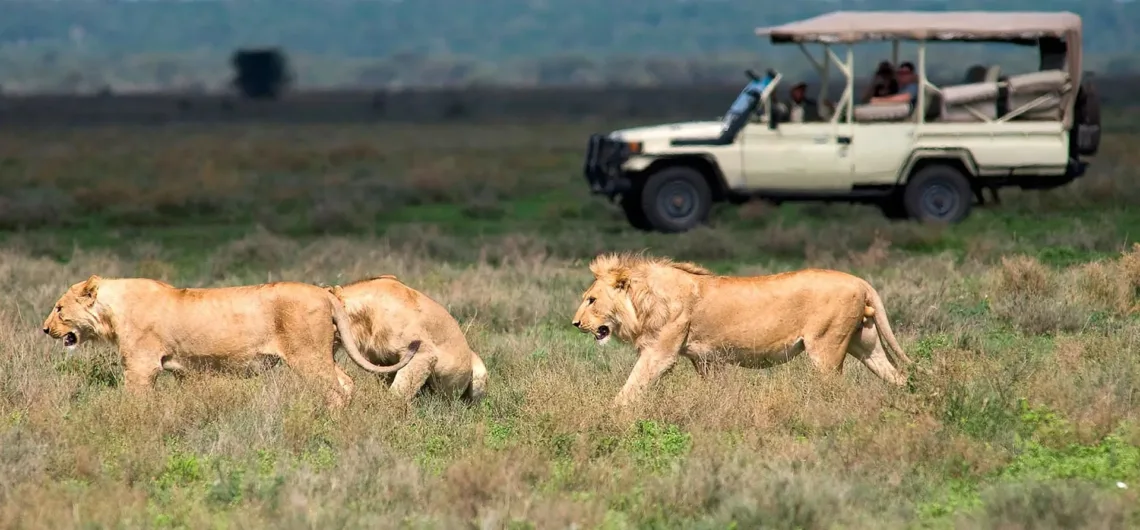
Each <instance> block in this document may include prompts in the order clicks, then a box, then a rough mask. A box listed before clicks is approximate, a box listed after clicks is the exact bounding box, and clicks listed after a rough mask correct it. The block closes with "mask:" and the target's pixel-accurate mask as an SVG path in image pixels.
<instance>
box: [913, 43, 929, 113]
mask: <svg viewBox="0 0 1140 530" xmlns="http://www.w3.org/2000/svg"><path fill="white" fill-rule="evenodd" d="M926 82H927V81H926V41H924V40H921V41H918V101H917V102H915V106H914V107H915V108H914V111H915V112H917V113H918V123H919V124H922V123H925V121H926Z"/></svg>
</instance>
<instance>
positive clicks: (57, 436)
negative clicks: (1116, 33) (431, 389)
mask: <svg viewBox="0 0 1140 530" xmlns="http://www.w3.org/2000/svg"><path fill="white" fill-rule="evenodd" d="M591 128H592V127H586V126H581V125H574V124H570V125H559V126H555V125H550V126H547V127H544V128H537V129H524V128H512V127H500V129H499V130H498V131H497V132H499V134H497V135H494V136H493V137H490V136H488V135H487V134H486V132H485V131H486V129H487V127H486V126H479V127H477V126H474V125H466V126H456V127H453V128H441V127H437V126H422V127H421V126H410V125H406V126H402V127H401V128H386V127H382V126H368V127H364V126H357V127H342V128H335V129H334V128H325V127H282V128H278V129H268V128H257V127H226V128H219V129H216V130H201V129H193V128H185V129H178V128H174V129H164V130H131V129H105V130H94V131H90V132H88V133H87V134H82V133H79V132H67V131H62V132H61V131H55V132H53V133H51V134H48V133H37V134H39V136H37V135H36V134H31V133H29V134H28V135H15V134H13V135H11V136H4V137H2V138H0V158H2V159H3V160H5V162H4V164H3V165H2V166H0V184H3V186H2V187H0V189H2V190H3V191H0V197H2V198H3V201H0V203H2V204H3V205H6V206H7V207H9V209H7V210H4V211H0V221H2V222H3V225H4V226H5V227H6V228H7V230H6V231H4V232H0V238H3V246H2V248H0V287H2V288H3V289H4V292H5V293H7V296H5V297H4V298H3V299H0V324H2V325H0V351H3V352H4V355H3V356H0V525H2V526H3V527H6V528H7V527H10V528H40V527H46V528H78V527H82V528H111V527H114V528H120V527H124V528H125V527H130V528H136V527H145V528H204V527H210V528H215V527H217V528H231V527H232V528H237V527H243V528H244V527H250V526H267V527H280V528H302V527H304V528H308V527H312V526H323V527H337V528H357V527H368V528H376V527H381V528H389V527H391V528H457V527H458V528H464V527H471V528H520V529H521V528H563V527H570V526H571V525H577V527H578V528H606V529H618V528H686V529H687V528H709V529H713V528H716V529H725V528H896V527H897V528H956V527H964V528H978V527H983V528H990V527H1001V528H1030V527H1033V528H1125V527H1135V526H1136V525H1140V511H1138V510H1137V508H1136V507H1137V506H1140V503H1138V502H1137V501H1138V500H1140V499H1138V498H1137V496H1136V493H1135V491H1136V488H1137V487H1140V428H1138V425H1140V423H1138V421H1140V413H1138V412H1137V411H1140V407H1137V404H1138V403H1137V400H1138V399H1140V395H1138V394H1137V393H1136V391H1135V389H1136V387H1137V385H1138V384H1140V362H1138V361H1137V360H1136V356H1135V355H1134V351H1135V347H1136V344H1137V343H1138V342H1140V322H1138V321H1137V318H1136V316H1135V314H1134V313H1133V311H1132V309H1133V307H1134V306H1135V305H1136V303H1137V300H1136V294H1137V289H1138V288H1140V253H1137V251H1135V250H1134V249H1133V248H1132V244H1133V243H1135V242H1137V241H1140V238H1138V237H1137V235H1136V233H1135V229H1134V228H1133V227H1135V226H1140V213H1138V211H1137V210H1136V209H1135V208H1133V207H1132V206H1131V205H1132V204H1135V200H1136V199H1137V198H1140V186H1138V185H1136V184H1135V179H1134V171H1133V170H1132V169H1131V168H1132V167H1134V166H1135V161H1136V155H1135V154H1134V148H1133V147H1132V146H1133V145H1135V137H1133V136H1128V135H1124V134H1113V135H1109V136H1107V137H1106V139H1105V147H1104V152H1103V154H1102V155H1101V156H1099V157H1098V158H1097V159H1096V165H1095V166H1094V169H1093V171H1092V173H1090V175H1089V176H1088V177H1087V178H1086V179H1082V181H1080V182H1077V183H1074V184H1073V185H1072V186H1069V187H1066V188H1062V189H1058V190H1054V191H1051V192H1047V193H1018V192H1007V193H1005V194H1003V198H1004V199H1005V203H1004V204H1003V205H1001V206H995V207H991V208H985V209H981V210H976V211H975V213H974V215H972V216H971V218H969V219H968V220H967V221H966V222H965V223H962V224H961V225H956V226H953V227H945V228H936V227H924V226H918V225H914V224H911V223H891V222H888V221H886V220H885V219H883V218H882V217H881V215H880V214H879V212H878V211H877V210H876V209H873V208H870V207H856V206H844V205H833V206H824V205H810V204H801V205H785V206H781V207H779V208H773V207H765V206H763V205H758V204H749V205H746V206H743V207H729V206H725V207H718V208H717V211H716V212H715V215H714V217H713V220H712V222H711V224H710V226H708V227H702V228H700V229H698V230H695V231H693V232H691V233H686V234H679V235H661V234H645V233H640V232H637V231H634V230H632V229H630V228H628V227H627V226H626V223H625V221H624V219H623V218H622V216H621V214H620V212H619V210H618V209H617V208H616V207H615V206H613V205H608V204H605V202H604V201H603V200H601V199H598V198H593V197H590V196H589V195H588V193H587V192H586V186H585V183H584V182H583V180H582V179H581V177H580V175H579V174H578V172H579V168H580V156H581V144H582V139H583V138H584V134H586V133H587V132H589V130H590V129H591ZM444 153H446V154H447V155H446V156H445V158H446V160H443V161H441V156H443V155H441V154H444ZM28 190H36V191H34V192H33V191H28ZM16 199H19V200H16ZM5 201H6V202H5ZM13 205H16V206H18V208H16V207H14V206H13ZM626 249H635V250H636V249H648V250H649V251H650V252H652V253H653V254H659V255H667V256H672V257H675V258H677V259H686V260H696V261H698V262H700V263H701V264H703V265H707V266H709V267H711V268H713V269H715V270H717V271H718V272H722V273H732V274H762V273H769V272H775V271H779V270H787V269H791V268H796V267H802V266H819V267H830V268H836V269H839V270H845V271H850V272H853V273H856V274H859V275H861V276H863V277H865V278H867V279H868V280H869V281H871V282H872V284H873V285H875V287H876V289H878V290H879V291H880V293H881V294H882V296H883V298H884V301H885V303H886V305H887V310H888V313H889V317H890V319H891V322H892V324H893V326H894V329H895V332H896V334H897V335H898V336H899V338H900V341H901V342H902V345H903V346H904V348H905V349H906V350H907V351H908V353H909V354H910V356H911V357H912V358H914V359H916V360H918V362H919V363H920V364H921V365H923V366H924V367H926V368H928V369H929V372H930V373H928V374H924V373H914V374H912V377H911V381H910V382H909V384H908V385H907V386H906V387H905V388H902V389H895V388H892V387H889V386H888V385H885V384H883V383H882V382H881V381H879V380H878V379H876V378H875V377H874V376H873V375H871V374H870V373H869V371H868V370H866V369H865V368H864V367H862V366H860V365H858V363H855V362H851V363H848V364H847V365H846V367H845V370H844V372H843V374H842V375H841V376H839V377H826V376H823V375H820V374H816V373H815V372H814V371H813V370H812V369H811V368H810V367H809V366H808V364H809V363H807V361H806V360H804V359H797V360H794V361H793V362H791V363H789V364H788V365H786V366H782V367H778V368H773V369H768V370H762V371H759V370H746V369H739V368H729V369H726V370H724V371H722V372H721V373H717V374H714V375H712V376H710V377H709V378H707V379H702V378H700V377H698V376H696V375H695V373H694V371H693V370H692V369H691V368H690V367H689V366H688V365H687V364H683V365H679V366H678V367H677V368H676V369H674V370H673V372H672V373H670V374H669V375H668V376H667V377H665V378H664V379H663V380H662V381H661V383H660V384H659V385H657V386H656V387H654V388H653V389H652V390H651V392H650V393H649V396H648V398H647V400H646V402H645V403H643V404H642V405H640V406H639V407H638V408H636V409H635V410H634V411H633V412H632V413H631V414H630V415H619V414H615V413H613V412H612V411H611V410H610V409H609V408H608V405H609V402H610V400H611V399H612V398H613V396H614V394H615V393H616V392H617V390H618V389H619V388H620V387H621V384H622V383H623V382H624V380H625V377H626V376H627V375H628V373H629V370H630V368H631V366H632V364H633V362H634V358H635V355H636V352H635V351H634V350H633V348H632V347H631V346H629V345H626V344H615V345H613V346H611V347H608V348H599V347H597V346H595V345H594V344H593V341H592V340H590V339H589V338H588V337H586V336H584V335H582V334H581V333H579V332H577V330H575V329H573V328H572V327H571V326H570V325H569V321H570V319H571V315H572V314H573V311H574V309H575V307H576V304H577V303H578V299H579V295H580V293H581V292H582V290H583V289H584V288H585V287H586V286H587V284H588V283H589V281H590V279H591V278H590V275H589V272H588V271H587V270H586V266H585V264H586V261H588V260H589V259H590V258H592V257H593V256H594V255H596V254H597V253H599V252H603V251H611V250H626ZM93 273H95V274H100V275H104V276H136V275H138V276H147V277H153V278H159V279H163V280H165V281H169V282H172V283H174V284H177V285H200V286H206V285H233V284H239V283H255V282H263V281H266V280H277V279H293V280H301V281H307V282H312V283H325V284H329V283H343V282H346V281H350V280H352V279H356V278H360V277H364V276H369V275H375V274H383V273H391V274H396V275H397V276H399V277H400V279H401V280H403V281H404V282H406V283H408V284H409V285H411V286H413V287H415V288H417V289H420V290H422V291H423V292H425V293H427V294H429V295H430V296H432V297H433V298H435V299H437V300H439V301H440V302H442V303H444V304H445V305H446V306H447V307H448V309H449V310H450V311H451V313H452V314H453V315H454V316H455V317H456V318H457V319H458V320H459V322H460V324H461V325H462V326H463V328H464V329H465V330H466V333H467V337H468V340H469V341H470V342H471V344H472V347H473V348H474V349H475V350H476V351H478V352H479V353H480V355H481V356H482V357H483V359H484V360H485V362H486V364H487V367H488V369H489V372H490V386H489V390H488V395H487V397H486V399H485V400H484V402H483V403H481V404H480V405H478V406H475V407H469V406H466V405H463V404H462V403H453V402H448V401H445V400H442V399H439V398H437V397H435V396H431V395H428V396H421V397H420V398H417V400H416V401H415V403H414V404H413V406H411V407H404V406H402V405H401V404H399V403H397V402H396V401H395V399H394V398H392V397H390V396H389V395H388V394H387V393H386V392H385V388H384V386H383V384H382V383H381V382H380V381H379V380H377V379H376V378H374V377H372V376H370V375H368V374H366V373H365V372H363V371H362V370H359V369H358V368H357V367H356V366H355V365H353V364H352V363H351V362H349V361H347V360H345V359H339V360H338V362H340V363H341V365H342V366H343V367H344V368H345V369H346V371H348V372H349V373H350V375H352V377H353V378H354V380H355V381H356V386H357V390H356V394H355V398H354V400H353V402H352V404H351V405H350V406H349V407H348V408H347V409H346V410H344V411H341V412H334V411H329V410H326V409H325V408H324V406H323V405H322V400H321V394H320V393H319V392H316V391H312V390H311V389H309V388H307V387H306V386H305V385H304V384H303V383H302V382H301V381H299V380H298V379H297V378H296V377H294V375H293V374H292V372H290V371H288V370H284V369H279V370H274V371H272V372H270V373H268V374H266V375H263V376H257V377H249V378H241V377H236V376H222V375H209V374H200V375H195V376H192V377H190V378H189V379H187V380H185V381H181V382H180V381H177V380H176V379H174V378H173V377H170V376H166V375H164V376H162V377H160V379H159V382H158V389H157V391H156V392H154V393H153V394H152V395H149V396H146V397H143V398H132V397H130V396H129V395H128V394H126V393H125V392H124V391H123V390H122V388H121V385H122V383H121V379H122V376H121V369H120V367H119V362H118V359H117V356H116V354H115V352H114V350H113V349H111V348H107V347H84V348H81V349H80V351H78V352H76V353H75V354H74V355H73V356H70V357H69V356H65V354H64V353H63V352H62V351H61V349H60V348H59V346H58V345H57V344H54V343H52V341H50V340H48V339H46V338H45V337H44V336H43V334H42V333H40V332H39V326H40V323H41V322H42V319H43V318H44V316H45V315H46V314H47V311H48V310H49V309H50V307H51V304H52V303H53V302H54V301H55V300H56V299H57V298H58V297H59V295H60V294H61V293H62V292H63V290H64V289H65V288H66V286H67V285H69V284H70V283H73V282H75V281H79V280H81V279H84V278H86V277H87V276H89V275H90V274H93ZM771 317H773V316H771V315H760V316H759V318H771ZM1118 482H1121V483H1124V484H1125V485H1126V486H1127V487H1126V488H1121V487H1119V486H1118V484H1117V483H1118Z"/></svg>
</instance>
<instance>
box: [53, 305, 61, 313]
mask: <svg viewBox="0 0 1140 530" xmlns="http://www.w3.org/2000/svg"><path fill="white" fill-rule="evenodd" d="M55 312H56V313H62V312H63V306H61V305H57V306H55Z"/></svg>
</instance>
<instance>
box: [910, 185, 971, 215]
mask: <svg viewBox="0 0 1140 530" xmlns="http://www.w3.org/2000/svg"><path fill="white" fill-rule="evenodd" d="M920 200H921V201H922V209H923V210H924V211H926V212H927V213H928V214H930V215H931V216H933V217H936V218H938V219H945V218H947V217H950V216H951V215H953V213H954V212H956V211H957V210H958V204H959V202H960V201H961V198H959V197H958V194H957V193H955V192H954V190H953V189H951V188H950V187H949V186H946V185H944V184H931V185H930V186H928V187H927V188H926V189H925V190H923V192H922V197H921V199H920Z"/></svg>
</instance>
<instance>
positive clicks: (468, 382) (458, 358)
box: [328, 274, 487, 403]
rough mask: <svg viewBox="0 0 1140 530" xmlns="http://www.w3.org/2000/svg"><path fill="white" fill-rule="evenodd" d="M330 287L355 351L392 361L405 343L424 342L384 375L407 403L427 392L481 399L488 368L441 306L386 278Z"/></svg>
mask: <svg viewBox="0 0 1140 530" xmlns="http://www.w3.org/2000/svg"><path fill="white" fill-rule="evenodd" d="M328 289H329V292H331V293H332V294H333V295H334V296H336V297H337V298H338V299H340V300H341V301H342V302H343V303H344V306H345V310H346V311H347V313H348V317H349V320H350V321H351V323H352V332H353V336H355V337H356V340H357V347H358V348H359V349H360V351H361V352H363V353H364V354H365V355H367V356H368V357H369V358H371V359H373V360H374V361H376V362H388V361H390V360H394V359H395V358H397V357H398V356H399V353H400V351H401V350H402V349H403V348H405V347H406V345H407V344H408V343H409V342H411V341H421V342H422V345H421V347H420V350H419V354H418V355H417V356H416V359H415V360H414V361H412V362H411V363H409V364H408V366H407V367H405V368H404V369H402V370H400V371H399V372H398V373H396V375H395V377H394V378H393V377H392V376H391V375H388V376H387V379H388V382H389V384H390V385H391V391H392V392H393V393H394V394H396V395H398V396H400V397H402V398H404V399H406V400H411V399H412V398H413V397H415V395H416V393H417V392H419V391H420V389H421V388H427V389H429V390H431V391H434V392H439V393H442V394H443V395H447V396H449V397H455V396H460V397H462V398H463V399H465V400H467V401H469V402H472V403H477V402H479V401H480V400H481V399H482V398H483V394H484V392H485V391H486V386H487V368H486V366H484V365H483V360H482V359H481V358H479V355H477V354H476V353H475V352H474V351H472V350H471V347H470V346H469V345H468V343H467V339H466V338H465V337H464V335H463V330H462V329H461V328H460V327H459V322H457V321H456V320H455V317H453V316H452V315H451V313H449V312H448V311H447V309H446V308H445V307H443V305H441V304H440V303H439V302H436V301H435V300H433V299H431V298H430V297H428V296H427V295H425V294H423V293H421V292H420V291H417V290H415V289H413V288H411V287H408V286H407V285H406V284H404V283H402V282H400V281H399V280H398V279H397V278H396V277H395V276H392V275H390V274H385V275H383V276H377V277H374V278H368V279H365V280H360V281H356V282H353V283H350V284H347V285H344V286H333V287H329V288H328Z"/></svg>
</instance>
